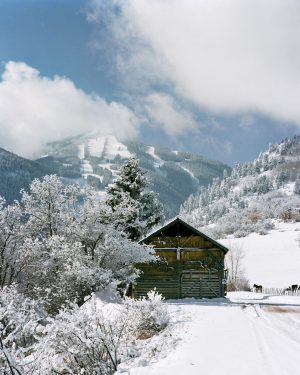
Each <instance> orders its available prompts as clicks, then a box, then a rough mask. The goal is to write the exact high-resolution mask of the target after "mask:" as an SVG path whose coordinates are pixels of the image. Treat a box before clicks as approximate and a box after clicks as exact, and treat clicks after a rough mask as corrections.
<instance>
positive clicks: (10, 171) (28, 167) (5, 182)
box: [0, 148, 52, 203]
mask: <svg viewBox="0 0 300 375" xmlns="http://www.w3.org/2000/svg"><path fill="white" fill-rule="evenodd" d="M51 172H52V168H51V166H42V165H40V164H39V163H38V162H35V161H31V160H28V159H24V158H22V157H20V156H17V155H16V154H13V153H12V152H8V151H6V150H4V149H3V148H0V195H1V196H2V197H4V198H5V200H6V202H7V203H12V202H13V201H14V200H15V199H19V198H20V190H21V189H23V188H24V189H26V188H28V186H29V185H30V183H31V181H32V180H33V179H34V178H36V177H42V176H44V175H45V174H47V173H51Z"/></svg>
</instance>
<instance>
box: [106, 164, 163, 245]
mask: <svg viewBox="0 0 300 375" xmlns="http://www.w3.org/2000/svg"><path fill="white" fill-rule="evenodd" d="M148 187H149V182H148V180H147V178H146V177H145V172H143V171H142V169H141V168H140V167H139V162H138V160H137V159H135V158H130V159H129V160H128V161H127V162H125V164H124V165H123V166H122V167H121V169H120V172H119V176H118V179H117V180H116V181H115V183H114V184H112V185H111V186H109V187H108V188H107V198H106V205H107V207H108V208H109V210H108V211H107V215H106V221H107V222H111V223H113V224H114V226H115V228H116V229H120V230H122V231H123V232H125V233H126V234H127V236H128V238H129V239H131V240H138V239H140V238H141V237H142V236H143V235H145V234H146V233H147V232H148V231H149V229H151V228H152V227H153V226H154V225H156V224H158V223H159V222H161V221H162V219H163V217H164V216H163V208H162V205H161V203H160V202H159V201H158V199H157V197H156V194H155V193H153V192H152V191H149V190H147V188H148Z"/></svg>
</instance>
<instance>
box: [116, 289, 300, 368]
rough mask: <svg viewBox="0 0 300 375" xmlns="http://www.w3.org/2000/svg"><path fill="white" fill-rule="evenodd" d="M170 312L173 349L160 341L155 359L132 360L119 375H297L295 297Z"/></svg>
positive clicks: (299, 321) (190, 305)
mask: <svg viewBox="0 0 300 375" xmlns="http://www.w3.org/2000/svg"><path fill="white" fill-rule="evenodd" d="M169 307H170V310H171V312H172V316H173V321H172V325H173V335H175V336H176V335H178V336H179V337H180V340H179V341H178V342H177V344H176V345H175V347H174V348H170V347H169V346H168V339H166V338H165V337H164V338H163V339H164V340H165V347H166V350H165V352H164V353H160V354H159V355H158V358H155V355H154V356H153V357H151V356H149V355H148V357H146V358H139V359H138V360H136V359H135V360H132V361H131V362H128V363H127V364H122V365H121V366H120V369H119V371H118V372H117V373H118V374H126V375H182V374H187V375H220V374H222V375H299V373H300V367H299V353H300V297H290V296H281V297H273V296H267V295H261V294H254V293H245V292H244V293H243V292H242V293H230V294H229V298H227V299H216V300H206V301H196V300H179V301H176V302H175V301H174V302H170V303H169ZM155 340H157V337H156V338H155ZM158 347H159V345H158Z"/></svg>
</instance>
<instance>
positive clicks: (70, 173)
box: [38, 134, 231, 217]
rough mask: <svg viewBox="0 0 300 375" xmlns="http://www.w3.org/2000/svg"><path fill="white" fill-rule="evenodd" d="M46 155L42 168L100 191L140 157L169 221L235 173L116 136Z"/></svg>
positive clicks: (82, 140)
mask: <svg viewBox="0 0 300 375" xmlns="http://www.w3.org/2000/svg"><path fill="white" fill-rule="evenodd" d="M45 154H46V155H45V156H44V157H42V158H40V159H39V160H38V162H39V163H40V164H42V165H45V166H47V167H51V168H53V169H55V171H56V173H57V174H58V175H59V176H61V177H64V178H67V179H71V180H72V181H71V182H82V181H85V182H86V183H87V184H89V185H91V186H93V187H94V188H96V189H98V190H99V191H104V189H105V187H106V186H108V184H110V183H111V182H112V181H113V180H114V178H115V177H116V175H117V171H118V169H119V167H120V165H121V164H122V163H123V162H124V160H125V159H128V158H129V157H131V156H136V157H137V158H138V159H139V160H140V166H141V167H142V168H143V169H145V170H146V171H147V173H148V176H149V179H150V181H151V183H152V188H153V190H154V191H156V192H157V193H158V194H159V197H160V200H161V202H162V203H163V204H164V206H165V210H166V215H167V216H169V217H170V216H174V215H176V214H178V211H179V207H180V205H181V204H182V203H183V202H184V200H185V199H187V197H188V196H189V195H190V194H192V193H195V192H196V191H198V190H199V188H200V186H207V185H208V184H209V183H211V182H212V179H213V178H215V177H220V176H222V174H223V171H224V169H227V171H228V172H230V171H231V168H230V167H229V166H227V165H226V164H223V163H221V162H218V161H211V160H207V159H205V158H203V157H202V156H199V155H194V154H190V153H187V152H179V151H172V150H170V149H168V148H162V147H156V146H152V145H145V144H142V143H140V142H120V141H119V140H117V139H116V138H115V137H114V136H99V135H97V134H88V135H81V136H78V137H73V138H69V139H65V140H63V141H59V142H54V143H51V144H48V145H47V146H46V147H45ZM74 180H75V181H74Z"/></svg>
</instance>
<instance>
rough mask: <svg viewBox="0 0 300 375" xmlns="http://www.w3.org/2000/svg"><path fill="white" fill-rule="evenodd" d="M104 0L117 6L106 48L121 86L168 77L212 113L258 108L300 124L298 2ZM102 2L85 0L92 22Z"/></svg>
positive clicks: (178, 89)
mask: <svg viewBox="0 0 300 375" xmlns="http://www.w3.org/2000/svg"><path fill="white" fill-rule="evenodd" d="M111 3H112V4H113V6H117V7H118V11H117V12H115V18H114V17H113V14H114V13H113V12H111V13H110V18H109V22H110V30H111V32H112V34H113V35H114V41H115V47H116V48H118V47H119V48H118V50H117V51H116V50H114V53H115V56H116V63H117V66H118V69H119V70H120V71H121V72H122V73H123V76H124V77H126V83H127V85H129V86H130V85H131V86H134V88H135V89H136V88H138V89H140V90H141V89H142V88H144V89H148V88H149V86H150V85H151V84H153V83H155V84H165V83H166V82H169V83H170V84H171V85H173V87H174V89H175V91H176V94H177V95H180V96H182V97H183V98H185V99H189V100H192V101H193V102H194V103H196V104H198V105H200V106H204V107H205V108H207V109H209V110H211V111H214V112H216V113H243V112H247V113H249V112H251V111H253V112H261V113H263V114H265V115H268V116H271V117H274V118H278V119H280V120H286V121H292V122H295V123H297V124H300V106H299V98H300V22H299V14H300V2H299V1H298V0H264V1H262V0H209V1H208V0H163V1H162V0H151V1H149V0H127V1H124V0H112V2H111ZM103 4H107V3H104V1H103V0H93V1H92V8H93V9H94V13H92V12H90V19H92V20H93V21H94V22H95V20H98V21H99V20H100V19H101V17H102V19H103V18H104V16H103V12H104V8H105V6H104V5H103ZM99 9H101V12H100V13H99ZM105 30H106V32H107V28H106V29H105Z"/></svg>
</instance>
